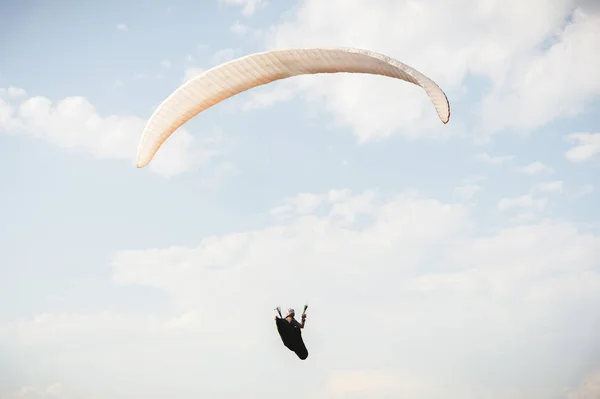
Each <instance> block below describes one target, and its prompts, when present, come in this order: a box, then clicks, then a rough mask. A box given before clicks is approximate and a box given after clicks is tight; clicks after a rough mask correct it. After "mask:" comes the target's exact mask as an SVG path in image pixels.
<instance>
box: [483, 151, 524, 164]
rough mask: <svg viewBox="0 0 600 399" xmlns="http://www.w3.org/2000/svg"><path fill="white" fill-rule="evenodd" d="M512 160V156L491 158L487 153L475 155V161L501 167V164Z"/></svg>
mask: <svg viewBox="0 0 600 399" xmlns="http://www.w3.org/2000/svg"><path fill="white" fill-rule="evenodd" d="M514 158H515V156H514V155H500V156H491V155H489V154H488V153H487V152H482V153H479V154H476V155H475V160H477V161H479V162H483V163H489V164H493V165H502V164H503V163H506V162H508V161H511V160H513V159H514Z"/></svg>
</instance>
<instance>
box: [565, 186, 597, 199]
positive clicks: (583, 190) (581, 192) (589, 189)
mask: <svg viewBox="0 0 600 399" xmlns="http://www.w3.org/2000/svg"><path fill="white" fill-rule="evenodd" d="M593 192H594V185H593V184H584V185H583V186H581V187H580V188H578V189H576V190H574V191H573V192H571V193H569V197H571V198H572V199H579V198H582V197H585V196H586V195H590V194H592V193H593Z"/></svg>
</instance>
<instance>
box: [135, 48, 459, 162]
mask: <svg viewBox="0 0 600 399" xmlns="http://www.w3.org/2000/svg"><path fill="white" fill-rule="evenodd" d="M340 72H346V73H364V74H372V75H381V76H387V77H390V78H395V79H400V80H403V81H405V82H409V83H412V84H415V85H417V86H420V87H422V88H423V89H424V90H425V92H426V93H427V96H428V97H429V99H430V100H431V102H432V103H433V106H434V107H435V110H436V112H437V114H438V116H439V118H440V120H441V121H442V122H443V123H444V124H445V123H448V121H449V120H450V104H449V102H448V99H447V97H446V95H445V93H444V92H443V91H442V89H440V88H439V87H438V85H437V84H436V83H435V82H434V81H433V80H431V79H430V78H428V77H427V76H425V75H423V74H422V73H420V72H419V71H417V70H416V69H414V68H412V67H410V66H408V65H406V64H403V63H402V62H400V61H397V60H395V59H393V58H390V57H388V56H386V55H383V54H378V53H375V52H372V51H368V50H361V49H353V48H345V47H317V48H307V49H285V50H271V51H266V52H263V53H256V54H251V55H248V56H245V57H241V58H238V59H235V60H232V61H229V62H226V63H224V64H221V65H218V66H216V67H214V68H212V69H209V70H208V71H206V72H204V73H202V74H200V75H198V76H196V77H195V78H193V79H190V80H188V81H187V82H185V83H184V84H183V85H182V86H180V87H179V88H178V89H177V90H175V91H174V92H173V93H172V94H171V95H170V96H169V97H167V99H165V100H164V101H163V103H162V104H160V106H159V107H158V108H157V109H156V111H155V112H154V114H153V115H152V116H151V117H150V120H149V121H148V123H147V125H146V128H145V129H144V132H143V134H142V138H141V140H140V143H139V147H138V154H137V161H136V165H137V167H138V168H143V167H144V166H146V165H147V164H149V163H150V161H151V160H152V158H153V157H154V155H155V154H156V152H157V151H158V149H159V148H160V147H161V146H162V145H163V143H164V142H165V140H167V138H168V137H169V136H170V135H171V134H172V133H173V132H174V131H175V130H177V128H179V127H180V126H181V125H183V124H184V123H186V122H187V121H188V120H190V119H191V118H193V117H194V116H196V115H197V114H199V113H200V112H202V111H204V110H206V109H208V108H210V107H212V106H213V105H215V104H218V103H219V102H221V101H223V100H225V99H227V98H229V97H232V96H235V95H236V94H239V93H241V92H243V91H246V90H249V89H251V88H254V87H257V86H261V85H265V84H267V83H270V82H274V81H276V80H280V79H286V78H289V77H292V76H298V75H307V74H319V73H340Z"/></svg>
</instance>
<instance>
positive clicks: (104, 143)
mask: <svg viewBox="0 0 600 399" xmlns="http://www.w3.org/2000/svg"><path fill="white" fill-rule="evenodd" d="M145 124H146V121H145V120H143V119H141V118H138V117H135V116H119V115H108V116H102V115H100V114H99V113H98V112H97V111H96V109H95V107H94V106H93V105H92V104H90V103H89V101H88V100H87V99H86V98H84V97H67V98H65V99H63V100H60V101H58V102H55V103H53V102H52V100H50V99H48V98H45V97H29V98H25V99H22V100H21V102H20V103H16V102H14V101H9V102H6V101H3V100H2V99H1V98H0V131H5V132H7V133H25V134H28V135H30V136H32V137H36V138H42V139H44V140H48V141H49V142H52V143H54V144H56V145H57V146H59V147H61V148H64V149H67V150H71V151H78V152H84V153H87V154H90V155H93V156H94V157H96V158H112V159H122V160H128V161H129V162H130V163H131V165H132V167H133V164H134V161H135V156H136V151H137V145H138V142H139V139H140V137H141V134H142V131H143V129H144V126H145ZM207 145H208V143H207V142H206V141H199V140H197V139H195V138H194V137H193V136H192V135H190V133H189V132H187V131H186V130H181V131H178V133H177V135H174V136H173V137H172V138H171V139H169V140H168V141H167V142H166V143H165V145H164V146H163V148H161V150H160V151H159V152H158V153H157V155H156V158H155V160H154V161H153V162H152V164H150V165H149V166H148V169H149V170H150V171H152V172H154V173H157V174H159V175H161V176H165V177H168V176H172V175H176V174H179V173H183V172H186V171H189V170H192V169H196V168H197V167H199V166H200V165H203V164H206V163H207V162H209V161H210V160H211V159H212V158H214V157H215V156H216V155H217V154H218V153H219V150H218V149H216V148H215V147H214V145H213V146H207Z"/></svg>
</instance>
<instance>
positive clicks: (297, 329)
mask: <svg viewBox="0 0 600 399" xmlns="http://www.w3.org/2000/svg"><path fill="white" fill-rule="evenodd" d="M307 308H308V306H307V305H304V311H303V312H302V323H299V322H298V320H296V319H295V317H294V316H295V315H296V312H295V311H294V309H288V314H287V316H285V317H282V316H281V309H280V308H279V307H277V308H276V309H275V310H277V313H278V314H279V317H277V316H275V324H276V326H277V332H278V333H279V337H280V338H281V341H282V342H283V344H284V345H285V347H286V348H288V349H289V350H291V351H292V352H294V353H295V354H296V356H298V358H299V359H300V360H306V358H307V357H308V350H307V349H306V345H304V340H303V339H302V331H301V330H302V329H303V328H304V325H305V322H306V309H307Z"/></svg>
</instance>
